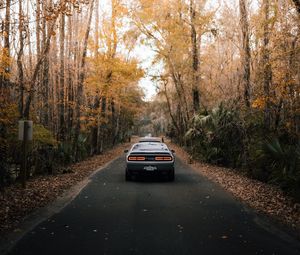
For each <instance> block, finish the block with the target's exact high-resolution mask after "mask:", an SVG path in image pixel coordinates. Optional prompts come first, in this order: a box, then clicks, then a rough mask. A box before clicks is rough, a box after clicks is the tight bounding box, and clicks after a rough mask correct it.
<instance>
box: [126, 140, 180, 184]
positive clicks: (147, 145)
mask: <svg viewBox="0 0 300 255" xmlns="http://www.w3.org/2000/svg"><path fill="white" fill-rule="evenodd" d="M125 152H126V153H127V155H126V173H125V176H126V181H129V180H131V177H132V176H137V175H162V176H166V177H167V178H168V180H170V181H174V178H175V172H174V162H175V158H174V155H173V152H174V151H171V150H169V148H168V146H167V145H166V144H164V143H161V142H157V141H155V142H144V141H143V142H139V143H136V144H134V145H133V146H132V148H131V149H130V150H129V151H125Z"/></svg>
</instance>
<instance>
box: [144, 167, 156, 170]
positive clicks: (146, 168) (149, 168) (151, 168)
mask: <svg viewBox="0 0 300 255" xmlns="http://www.w3.org/2000/svg"><path fill="white" fill-rule="evenodd" d="M156 169H157V167H156V166H145V167H144V170H146V171H154V170H156Z"/></svg>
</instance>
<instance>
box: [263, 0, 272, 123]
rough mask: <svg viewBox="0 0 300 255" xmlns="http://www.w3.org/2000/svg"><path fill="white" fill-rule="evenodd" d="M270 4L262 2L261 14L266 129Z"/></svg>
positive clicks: (268, 118) (268, 101)
mask: <svg viewBox="0 0 300 255" xmlns="http://www.w3.org/2000/svg"><path fill="white" fill-rule="evenodd" d="M269 12H270V3H269V0H264V1H263V13H264V18H265V20H264V26H263V31H264V35H263V56H262V58H263V59H262V60H263V72H264V73H263V87H264V97H265V110H264V123H265V127H266V128H267V129H270V127H271V109H270V107H271V105H270V85H271V82H272V69H271V64H270V50H269V42H270V31H269V30H270V28H269V18H270V17H269V16H270V13H269Z"/></svg>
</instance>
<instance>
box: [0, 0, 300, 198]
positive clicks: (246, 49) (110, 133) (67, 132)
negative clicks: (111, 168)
mask: <svg viewBox="0 0 300 255" xmlns="http://www.w3.org/2000/svg"><path fill="white" fill-rule="evenodd" d="M0 20H1V28H0V37H1V38H0V59H1V62H0V105H1V108H0V131H1V133H0V187H1V188H4V187H5V186H9V185H12V184H14V183H15V182H17V181H18V180H19V179H20V178H21V177H22V175H23V176H27V178H32V177H34V176H36V175H42V174H57V173H58V172H59V171H60V170H59V169H61V168H62V167H63V166H67V165H68V164H71V163H74V162H78V161H81V160H83V159H85V158H87V157H90V156H93V155H96V154H103V153H105V151H106V150H107V149H108V148H111V147H113V146H114V145H116V144H118V143H121V142H124V141H128V140H129V139H130V137H131V135H132V134H135V135H141V134H144V133H146V132H152V133H153V134H155V135H165V136H167V137H169V138H170V139H172V141H174V142H176V143H178V144H179V145H181V146H183V147H184V148H186V150H188V151H189V153H190V155H191V158H192V159H193V160H201V161H204V162H208V163H211V164H216V165H222V166H225V167H230V168H234V169H236V170H237V171H241V172H242V173H243V174H245V175H247V176H249V177H251V178H255V179H258V180H260V181H263V182H268V183H272V184H275V185H278V186H280V187H281V188H282V189H283V190H284V191H286V192H288V193H290V194H292V195H293V196H294V197H296V198H298V199H300V197H299V194H300V1H299V0H236V1H230V0H224V1H221V0H220V1H217V0H216V1H207V0H160V1H158V0H136V1H130V0H107V1H99V0H44V1H41V0H2V1H0ZM141 49H142V50H141ZM143 50H144V51H145V54H146V52H150V51H151V52H152V56H153V58H152V59H151V64H150V65H149V66H147V67H145V66H144V65H143V63H142V61H141V60H140V59H139V57H138V54H135V53H136V52H137V51H143ZM140 54H141V53H140ZM144 77H148V78H149V79H151V82H152V83H153V84H154V86H155V88H156V94H155V96H153V97H152V98H151V99H147V100H146V99H145V96H146V95H145V91H144V90H143V88H142V87H141V86H140V82H141V80H142V79H143V78H144ZM20 120H32V121H33V123H34V127H33V141H32V142H30V144H29V146H28V147H29V148H28V157H27V171H22V169H23V168H24V167H22V162H21V158H22V142H21V141H18V121H20Z"/></svg>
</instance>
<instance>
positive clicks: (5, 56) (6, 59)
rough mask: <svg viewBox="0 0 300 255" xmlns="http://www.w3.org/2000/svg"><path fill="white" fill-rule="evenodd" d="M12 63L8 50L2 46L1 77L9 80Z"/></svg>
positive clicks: (0, 48) (0, 54) (0, 56)
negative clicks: (9, 69)
mask: <svg viewBox="0 0 300 255" xmlns="http://www.w3.org/2000/svg"><path fill="white" fill-rule="evenodd" d="M11 62H12V59H11V57H10V56H9V53H8V50H7V49H6V48H3V47H1V46H0V76H2V77H4V78H6V79H9V76H10V73H9V72H8V71H7V69H8V68H9V67H10V65H11Z"/></svg>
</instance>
